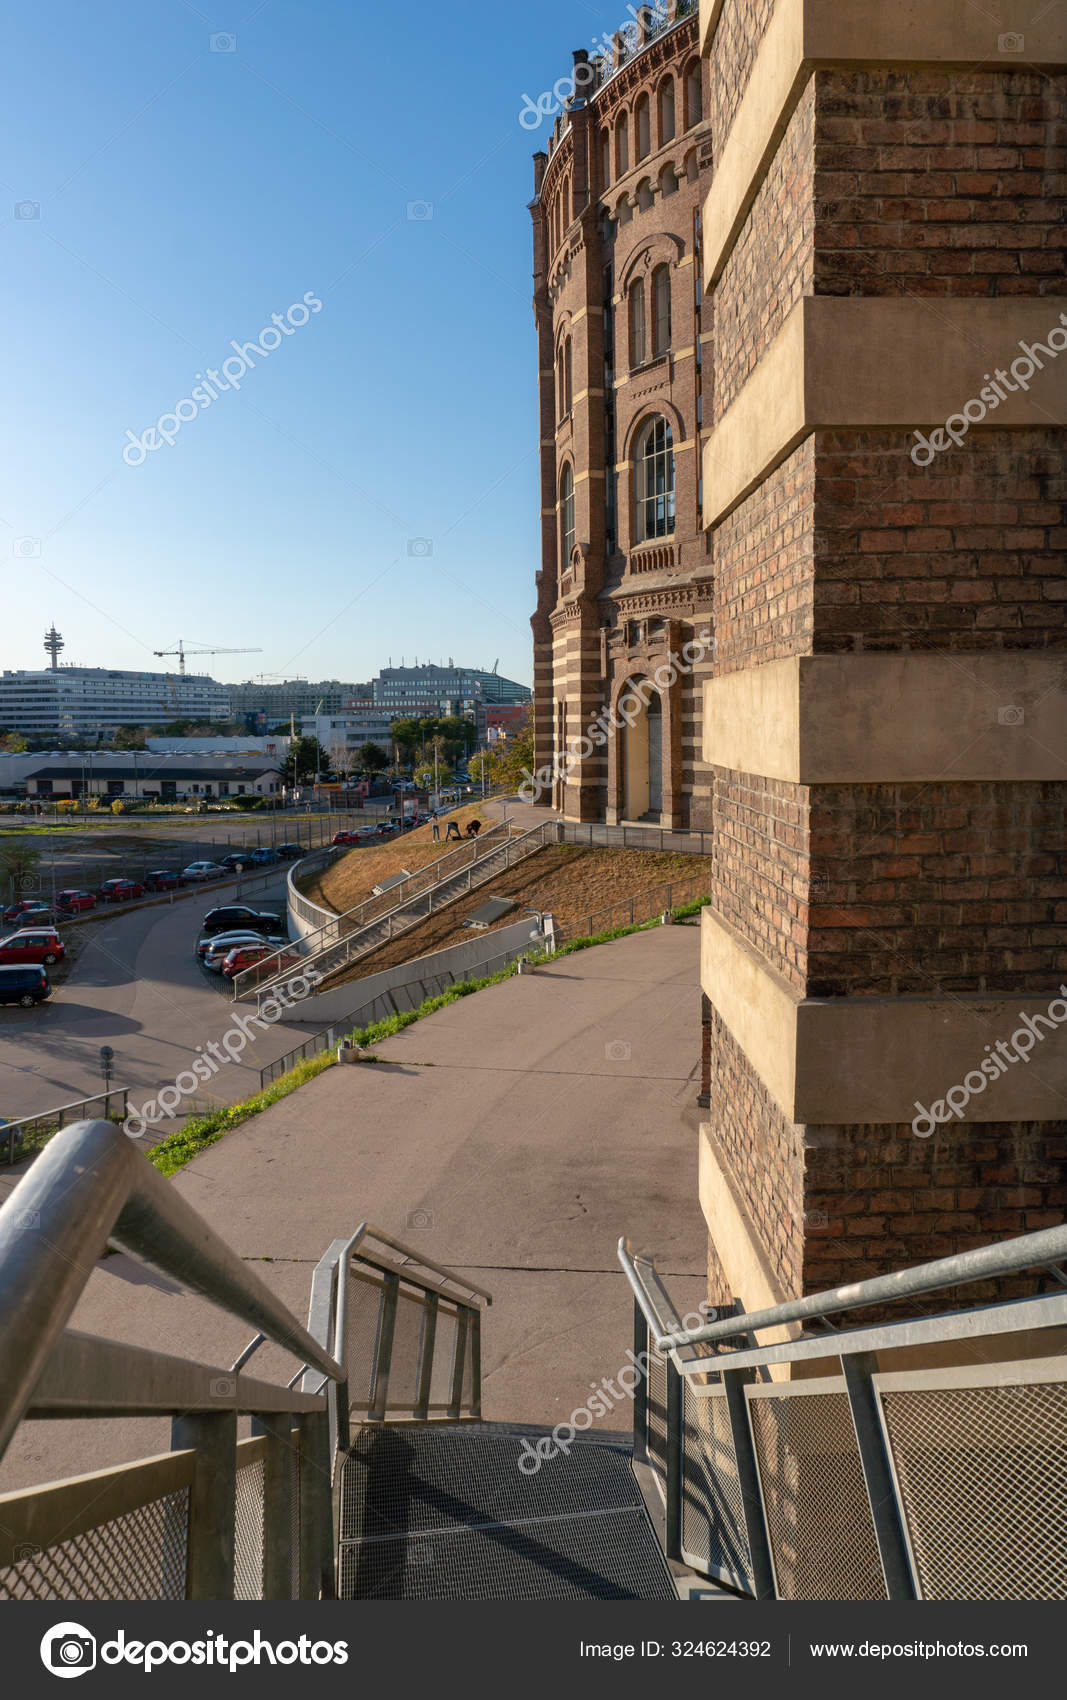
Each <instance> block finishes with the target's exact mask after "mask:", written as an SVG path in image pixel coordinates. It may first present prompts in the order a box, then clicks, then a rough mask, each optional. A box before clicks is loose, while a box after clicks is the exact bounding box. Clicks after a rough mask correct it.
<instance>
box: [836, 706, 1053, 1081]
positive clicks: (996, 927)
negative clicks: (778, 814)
mask: <svg viewBox="0 0 1067 1700" xmlns="http://www.w3.org/2000/svg"><path fill="white" fill-rule="evenodd" d="M1004 735H1005V737H1013V736H1016V735H1017V729H1016V728H1012V727H1009V728H1005V732H1004ZM808 795H809V796H810V824H811V872H812V891H811V898H810V902H811V909H810V931H809V933H808V935H807V940H806V942H807V971H808V981H807V993H806V995H807V996H808V997H815V998H825V997H846V996H853V997H856V996H860V997H875V996H882V997H889V996H898V995H899V996H907V995H912V994H918V995H921V994H923V993H925V994H926V995H928V996H930V997H937V996H943V995H944V994H946V993H948V992H954V991H959V992H972V993H975V992H979V993H980V992H988V993H990V994H991V995H996V996H1001V995H1004V994H1007V993H1012V992H1019V993H1020V994H1022V993H1024V992H1028V993H1029V995H1031V996H1034V995H1036V994H1037V993H1038V992H1039V991H1041V990H1043V989H1045V988H1048V990H1049V992H1050V993H1051V992H1053V991H1054V990H1055V989H1056V988H1057V987H1058V985H1059V983H1060V980H1061V979H1062V978H1063V977H1064V975H1065V974H1067V924H1065V923H1067V869H1065V867H1064V852H1065V847H1067V788H1065V787H1064V786H1060V785H1055V784H1038V783H1036V782H1035V783H1031V784H1027V783H1019V782H1016V783H1012V784H1006V783H1002V784H994V783H985V784H978V783H967V784H924V785H819V786H815V787H813V788H812V789H811V791H810V793H808ZM978 1048H979V1050H980V1048H981V1047H980V1046H979V1047H978Z"/></svg>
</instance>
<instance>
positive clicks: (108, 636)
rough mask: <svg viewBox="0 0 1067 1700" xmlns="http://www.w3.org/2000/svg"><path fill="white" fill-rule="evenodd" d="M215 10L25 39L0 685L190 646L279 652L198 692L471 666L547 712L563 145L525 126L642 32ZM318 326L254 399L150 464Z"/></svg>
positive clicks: (124, 3)
mask: <svg viewBox="0 0 1067 1700" xmlns="http://www.w3.org/2000/svg"><path fill="white" fill-rule="evenodd" d="M216 5H218V0H206V5H205V7H203V8H202V7H201V5H200V4H199V3H196V4H194V3H193V0H151V4H150V5H148V6H145V5H144V4H134V3H133V0H93V4H92V5H88V6H87V5H85V3H84V0H42V4H40V5H39V6H37V7H35V8H31V7H28V6H13V5H9V6H7V7H5V9H4V21H3V33H2V37H0V40H2V46H3V54H4V59H5V63H6V71H7V74H6V77H5V97H6V98H5V113H4V142H3V149H2V152H3V163H2V165H0V240H2V243H3V248H4V253H3V265H2V269H0V277H2V288H3V292H4V295H5V297H6V302H5V320H6V324H7V328H8V337H7V339H6V340H7V345H8V346H7V354H6V364H7V368H8V370H7V379H8V383H7V397H8V399H7V405H6V407H5V408H4V410H3V414H2V437H3V441H2V455H0V520H2V523H0V558H2V559H3V561H4V565H5V567H6V573H5V580H4V592H3V601H2V613H0V665H3V666H4V667H27V666H29V667H37V666H43V665H45V664H46V661H45V657H44V653H43V650H42V647H41V642H42V638H43V634H44V630H45V627H46V626H47V625H48V624H49V623H50V622H51V621H53V620H54V621H55V623H56V625H57V626H58V627H59V629H60V630H61V631H62V633H63V634H64V636H65V638H66V643H67V648H66V653H65V655H64V658H63V659H64V660H66V661H70V662H77V663H80V664H83V665H98V666H116V667H134V668H158V667H160V666H163V665H170V664H169V663H160V662H157V661H156V660H155V659H154V658H153V656H152V653H151V652H152V650H153V649H169V648H171V647H173V646H174V644H175V643H176V640H177V639H178V638H179V637H184V638H185V639H186V640H187V641H197V642H201V643H217V644H219V645H225V646H233V647H251V646H257V647H259V648H260V649H261V650H262V652H263V653H262V655H250V656H229V657H222V656H220V657H218V658H217V659H208V660H207V661H205V662H203V663H201V664H200V665H201V666H203V668H204V669H205V670H210V671H212V672H214V673H215V675H216V677H219V678H222V679H241V678H247V677H250V676H252V675H255V674H258V673H267V674H286V675H292V674H295V673H302V674H306V675H308V676H309V677H310V678H313V679H318V678H326V677H334V676H336V677H341V678H354V679H357V680H358V679H362V678H369V677H370V676H371V674H372V673H373V672H375V671H376V670H377V669H378V667H380V666H382V665H385V664H386V663H387V661H388V659H389V657H390V656H392V658H393V660H394V662H397V661H399V659H400V657H401V656H404V658H405V659H406V660H407V661H408V662H411V661H412V660H413V659H414V658H415V657H416V656H418V658H419V659H420V660H437V659H439V658H445V659H447V658H448V656H449V655H452V656H454V657H455V658H456V660H457V661H464V662H467V663H470V664H474V665H485V666H489V667H491V666H492V665H493V662H494V660H496V659H497V657H499V658H500V669H501V671H502V672H503V673H505V674H508V675H509V676H512V677H516V678H519V679H522V680H525V681H527V682H529V680H530V675H531V661H530V631H529V615H530V612H531V610H532V607H533V602H534V573H535V571H536V569H537V566H538V550H539V529H538V528H539V522H538V507H539V502H538V475H537V436H538V429H537V415H536V370H535V368H536V353H535V343H534V334H533V318H532V313H531V308H530V295H531V281H530V272H531V259H530V223H529V214H528V212H527V210H526V202H527V201H528V200H529V199H530V196H531V194H532V166H531V154H532V153H533V151H534V149H535V148H536V147H538V146H540V145H543V144H544V139H545V137H546V135H547V129H548V125H547V123H546V124H545V125H543V126H542V127H541V129H540V130H538V131H534V132H531V131H530V130H526V129H523V128H522V127H521V126H520V124H519V122H518V118H519V113H520V110H522V97H523V95H524V94H528V95H529V96H530V97H531V98H532V99H533V100H536V99H537V97H538V96H539V95H540V94H541V93H542V92H543V91H545V90H547V89H549V88H550V87H551V85H552V84H553V83H554V82H555V80H556V79H557V78H558V77H560V76H561V75H564V74H565V73H566V72H567V70H568V69H569V67H570V64H571V56H570V50H571V48H573V47H579V46H591V45H592V43H593V42H594V41H595V40H596V39H598V38H599V36H600V34H601V32H602V31H611V30H614V29H617V28H619V27H620V26H621V25H622V24H623V23H625V22H626V19H627V11H626V7H625V5H624V4H621V3H620V4H618V5H617V6H616V5H612V6H611V7H606V6H600V5H590V4H584V3H583V0H566V3H564V0H538V4H537V5H536V6H534V7H524V6H508V5H503V6H502V5H489V4H484V3H479V0H473V3H469V0H468V3H465V4H464V5H462V6H438V5H429V4H427V3H424V0H415V3H413V4H409V5H408V6H406V7H405V6H395V5H394V6H381V5H372V6H363V5H354V4H351V3H348V4H341V3H339V0H310V3H302V4H298V3H297V0H265V3H263V4H257V3H256V0H235V3H234V4H230V0H227V6H226V7H225V8H224V9H221V10H215V9H214V7H215V6H216ZM227 34H228V35H229V36H230V38H231V44H232V45H233V46H234V51H230V52H226V51H218V47H219V46H224V45H226V44H225V43H217V44H216V50H214V51H213V50H212V44H211V37H213V36H220V35H227ZM234 38H235V39H234ZM26 203H29V205H27V204H26ZM33 203H37V204H39V208H40V213H39V217H36V216H25V215H26V214H30V215H32V214H33V211H34V208H33ZM16 208H17V209H18V211H19V213H21V214H22V215H23V216H16ZM409 210H410V213H413V214H415V215H416V216H409ZM427 212H431V213H432V216H418V215H419V214H426V213H427ZM308 292H312V293H313V295H314V296H315V297H317V298H318V299H319V300H321V302H322V310H321V311H320V312H318V313H317V314H315V315H314V316H312V317H311V318H310V319H309V322H308V323H307V325H306V326H303V327H301V328H298V329H295V330H294V331H293V334H292V335H291V336H289V337H288V338H284V339H282V341H281V345H280V346H279V347H278V348H277V349H276V351H274V352H271V353H270V354H269V355H267V356H265V357H264V356H260V357H259V358H258V359H257V361H256V363H255V366H254V369H252V370H249V371H247V372H246V373H245V374H244V376H243V378H241V380H240V382H241V388H240V391H239V393H238V392H235V391H232V390H231V391H230V392H229V393H222V394H218V395H217V397H216V399H214V401H212V402H211V405H210V406H209V407H207V408H203V409H202V410H201V411H200V412H199V413H198V414H197V416H196V417H195V418H192V419H189V420H186V421H185V422H183V423H182V426H181V429H180V432H179V433H178V435H177V436H176V439H175V441H174V443H173V446H167V445H166V444H164V445H162V446H161V447H159V448H158V449H156V450H154V451H153V452H151V453H147V454H146V455H145V458H144V460H143V462H142V463H141V464H140V465H138V466H132V467H131V466H129V465H127V464H125V462H124V460H123V449H124V447H128V446H129V444H130V437H128V436H127V432H129V433H132V436H133V437H134V438H139V437H140V436H141V435H142V433H143V432H144V431H145V430H146V428H148V427H152V426H154V425H155V424H156V422H157V421H158V420H159V419H160V417H161V416H162V415H164V414H166V413H169V412H172V411H173V410H174V408H175V407H176V405H177V404H178V403H179V402H181V401H183V400H191V399H192V391H193V389H194V387H195V386H196V383H197V374H203V373H206V372H207V370H208V368H209V367H211V368H214V369H216V370H218V369H219V368H220V367H221V364H222V361H223V360H224V359H226V357H227V356H228V355H232V353H233V351H232V349H231V348H230V342H231V339H235V340H236V341H237V342H238V343H244V342H246V341H248V340H249V339H255V338H257V337H258V336H259V334H260V332H261V330H262V329H263V328H264V327H265V326H270V323H271V314H272V313H279V314H281V315H283V316H284V315H285V314H286V313H287V311H288V309H289V307H290V306H291V305H293V304H294V303H300V302H302V300H303V298H304V296H305V294H307V293H308ZM298 316H299V315H298ZM267 340H268V342H269V341H272V340H274V338H273V336H272V337H269V338H268V339H267ZM234 370H235V368H234V367H231V368H230V371H234ZM205 393H206V394H208V397H209V399H210V392H205V391H203V390H202V391H201V399H202V398H203V396H204V394H205ZM136 452H137V451H136V450H130V453H131V455H136ZM411 539H430V540H431V541H432V549H433V553H432V554H428V553H424V552H423V553H419V552H417V553H415V554H411V553H409V540H411ZM415 547H416V550H417V551H418V550H419V549H420V548H421V547H422V546H421V545H419V544H416V545H415ZM38 548H39V553H38V552H37V551H38Z"/></svg>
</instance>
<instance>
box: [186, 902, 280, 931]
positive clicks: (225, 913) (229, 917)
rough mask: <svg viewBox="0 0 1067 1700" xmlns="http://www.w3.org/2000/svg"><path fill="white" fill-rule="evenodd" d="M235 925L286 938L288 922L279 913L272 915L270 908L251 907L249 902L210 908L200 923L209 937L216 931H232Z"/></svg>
mask: <svg viewBox="0 0 1067 1700" xmlns="http://www.w3.org/2000/svg"><path fill="white" fill-rule="evenodd" d="M235 927H242V928H246V929H248V930H249V931H250V932H257V933H258V932H263V933H267V934H268V935H269V936H270V937H272V938H277V937H282V938H284V937H285V934H286V931H287V928H286V923H285V922H284V921H283V920H282V919H281V917H280V916H279V915H272V914H271V913H270V911H269V910H264V909H251V908H250V907H249V905H248V904H247V903H223V904H220V906H219V908H217V909H209V910H208V912H207V914H206V915H205V916H204V919H203V920H202V922H201V923H200V931H201V932H202V933H204V934H206V935H207V936H208V937H209V938H210V937H213V936H214V934H216V933H225V932H228V931H232V930H233V929H234V928H235Z"/></svg>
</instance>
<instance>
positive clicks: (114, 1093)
mask: <svg viewBox="0 0 1067 1700" xmlns="http://www.w3.org/2000/svg"><path fill="white" fill-rule="evenodd" d="M131 1090H132V1088H131V1087H129V1086H105V1088H104V1090H103V1091H102V1092H88V1093H86V1095H85V1097H84V1098H72V1099H71V1101H70V1103H69V1104H55V1105H53V1107H52V1108H51V1109H49V1110H38V1111H37V1112H36V1114H35V1115H32V1116H16V1117H15V1118H14V1119H12V1120H7V1121H4V1122H2V1123H0V1147H2V1146H3V1145H4V1144H6V1145H7V1160H8V1163H14V1162H15V1140H16V1138H17V1137H18V1134H19V1129H20V1128H22V1129H28V1128H32V1127H34V1126H35V1125H36V1123H38V1122H50V1121H52V1120H53V1119H57V1120H58V1125H57V1128H56V1131H57V1132H60V1131H61V1130H62V1129H63V1127H64V1126H65V1125H66V1121H65V1118H66V1115H67V1112H68V1111H69V1110H84V1109H85V1108H86V1106H87V1105H88V1104H100V1103H102V1104H103V1105H104V1107H105V1110H106V1109H107V1106H108V1101H109V1099H111V1098H120V1099H121V1100H122V1113H121V1115H120V1117H119V1120H120V1121H125V1119H126V1115H127V1113H128V1111H129V1096H130V1092H131ZM89 1119H90V1118H88V1117H86V1116H81V1117H79V1120H80V1121H86V1120H89ZM104 1119H105V1120H108V1119H110V1117H107V1116H106V1117H105V1118H104Z"/></svg>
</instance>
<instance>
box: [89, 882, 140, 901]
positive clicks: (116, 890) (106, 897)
mask: <svg viewBox="0 0 1067 1700" xmlns="http://www.w3.org/2000/svg"><path fill="white" fill-rule="evenodd" d="M143 896H144V886H143V885H142V884H141V882H140V880H105V881H104V883H103V885H102V886H101V887H100V897H101V899H102V901H103V902H104V903H129V902H130V901H131V899H132V898H134V897H143Z"/></svg>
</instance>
